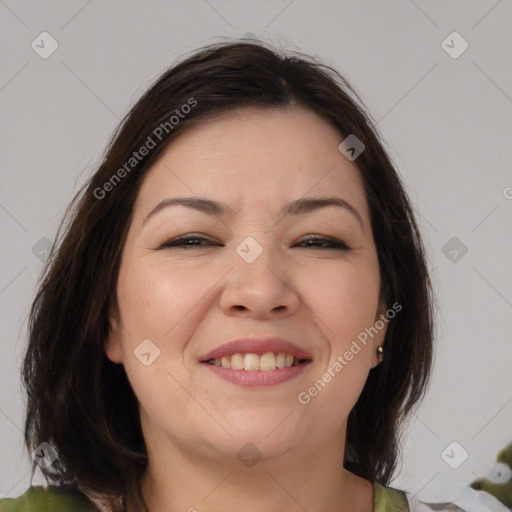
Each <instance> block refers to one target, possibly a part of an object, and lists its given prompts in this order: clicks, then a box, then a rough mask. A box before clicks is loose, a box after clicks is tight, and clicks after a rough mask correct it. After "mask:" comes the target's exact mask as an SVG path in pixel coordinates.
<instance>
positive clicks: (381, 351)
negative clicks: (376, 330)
mask: <svg viewBox="0 0 512 512" xmlns="http://www.w3.org/2000/svg"><path fill="white" fill-rule="evenodd" d="M383 356H384V347H382V346H380V347H377V357H378V358H379V363H382V358H383Z"/></svg>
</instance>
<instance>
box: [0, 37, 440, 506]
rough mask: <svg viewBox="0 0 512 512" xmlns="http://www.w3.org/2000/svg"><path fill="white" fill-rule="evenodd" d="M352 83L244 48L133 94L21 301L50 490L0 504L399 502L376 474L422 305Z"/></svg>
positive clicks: (415, 239)
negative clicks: (26, 300)
mask: <svg viewBox="0 0 512 512" xmlns="http://www.w3.org/2000/svg"><path fill="white" fill-rule="evenodd" d="M351 96H355V97H357V96H356V95H355V93H354V92H353V90H352V89H351V88H350V86H349V84H348V83H347V82H346V81H345V80H344V79H343V78H342V77H341V76H340V75H339V74H338V73H337V72H336V71H334V70H332V69H331V68H328V67H326V66H323V65H321V64H319V63H317V62H315V61H313V60H312V59H310V58H307V57H305V56H301V55H296V54H288V55H280V54H279V53H278V52H276V51H275V50H272V49H271V48H268V47H266V46H265V45H263V44H255V43H250V42H241V43H239V42H237V43H222V44H216V45H212V46H210V47H207V48H203V49H200V50H199V51H197V52H196V53H195V54H193V55H192V56H190V57H189V58H187V59H185V60H183V61H182V62H181V63H179V64H178V65H176V66H174V67H173V68H171V69H170V70H168V71H167V72H165V73H164V74H163V75H162V76H161V77H160V78H159V79H158V80H157V81H156V83H155V84H154V85H153V86H152V87H151V88H150V89H149V90H148V91H147V92H146V93H145V94H144V95H143V97H142V98H141V99H140V100H139V101H138V102H137V104H136V105H135V106H134V107H133V108H132V110H131V112H130V113H129V114H128V115H127V116H126V118H125V119H124V121H123V122H122V124H121V126H120V127H119V129H118V130H117V132H116V134H115V135H114V137H113V140H112V142H111V144H110V146H109V148H108V150H107V151H106V154H105V157H104V160H103V162H102V164H101V165H100V167H99V169H98V170H97V172H96V173H95V174H94V175H93V176H92V178H91V179H90V180H89V181H88V182H87V183H86V185H85V186H84V187H83V189H82V191H81V193H79V194H77V196H76V197H75V199H74V201H73V203H72V206H71V207H70V210H69V211H70V212H71V220H70V222H69V224H68V225H67V226H66V227H65V230H64V234H63V235H62V236H60V233H61V230H62V226H61V228H60V229H59V234H58V235H57V243H56V244H55V247H54V249H53V250H52V252H51V254H50V258H49V260H48V265H47V269H46V272H45V275H44V278H43V280H42V283H41V286H40V289H39V292H38V294H37V296H36V299H35V301H34V304H33V306H32V310H31V316H30V326H29V327H30V336H29V345H28V348H27V351H26V354H25V360H24V367H23V379H24V384H25V386H26V389H27V393H28V397H29V398H28V409H27V416H26V425H25V427H26V430H25V439H26V444H27V447H28V449H29V451H30V453H31V454H32V456H33V458H34V465H33V469H32V477H33V474H34V471H35V469H36V467H37V466H39V468H40V469H41V471H42V472H43V474H44V475H45V476H46V478H47V481H48V483H49V484H52V485H51V486H49V487H48V488H47V489H46V490H45V489H43V488H42V487H32V486H31V487H30V489H29V490H27V492H26V493H25V494H24V495H22V496H20V497H19V498H16V499H10V500H9V499H6V500H0V511H3V510H14V511H16V510H30V507H31V506H34V510H36V509H37V507H35V505H36V504H41V503H43V502H44V503H46V505H47V507H48V508H47V509H48V510H52V511H53V510H55V511H57V510H61V509H62V510H108V511H128V512H135V511H150V512H154V511H159V512H168V511H169V512H170V511H175V510H189V511H193V510H198V511H202V510H208V511H217V510H223V511H231V510H235V509H237V510H238V509H240V508H243V509H244V510H249V511H257V510H258V511H259V510H265V511H273V510H275V511H277V510H279V511H295V510H311V511H313V510H329V511H330V510H333V511H334V510H336V511H340V512H348V511H350V512H354V511H365V512H369V511H373V510H376V511H379V512H383V511H391V510H393V511H396V510H408V507H409V505H411V504H412V503H413V500H412V496H411V495H410V494H408V493H406V492H404V491H401V490H398V489H393V488H391V487H388V486H387V484H388V483H389V482H390V480H391V478H392V476H393V473H394V470H395V469H396V466H397V463H398V454H399V447H400V434H401V428H402V426H403V425H404V422H405V421H406V419H407V417H408V416H409V415H410V414H411V412H412V410H413V407H414V406H415V405H417V403H418V402H419V400H420V399H421V397H422V396H423V395H424V393H425V390H426V387H427V384H428V381H429V376H430V371H431V365H432V344H433V307H432V301H433V297H432V293H431V285H430V282H429V277H428V273H427V266H426V262H425V256H424V251H423V246H422V242H421V239H420V234H419V230H418V227H417V224H416V222H415V220H414V215H413V212H412V208H411V206H410V203H409V200H408V198H407V195H406V193H405V192H404V189H403V186H402V185H401V182H400V179H399V177H398V175H397V173H396V171H395V169H394V167H393V165H392V163H391V161H390V159H389V158H388V156H387V155H386V152H385V150H384V149H383V146H382V144H381V143H380V141H379V139H378V136H377V135H376V132H375V129H374V127H373V125H372V123H371V121H370V120H369V117H368V116H367V114H365V112H364V110H363V109H362V108H361V107H360V106H359V105H358V104H357V103H356V102H355V100H354V99H352V97H351ZM71 208H72V209H71ZM31 504H32V505H31ZM8 507H11V508H8ZM23 507H25V508H23Z"/></svg>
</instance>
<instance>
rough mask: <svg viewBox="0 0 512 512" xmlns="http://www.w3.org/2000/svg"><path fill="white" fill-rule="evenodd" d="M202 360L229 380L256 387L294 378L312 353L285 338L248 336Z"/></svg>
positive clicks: (311, 359)
mask: <svg viewBox="0 0 512 512" xmlns="http://www.w3.org/2000/svg"><path fill="white" fill-rule="evenodd" d="M199 362H200V363H201V364H203V365H204V366H205V367H206V368H207V369H208V370H210V371H211V372H213V373H214V374H215V375H217V376H218V377H220V378H221V379H224V380H225V381H227V382H230V383H233V384H236V385H238V386H241V387H245V388H250V389H255V388H264V387H267V386H274V385H277V384H281V383H283V382H286V381H289V380H291V379H293V378H294V377H296V376H298V375H300V374H301V373H302V372H303V371H305V369H306V368H307V366H308V365H309V364H311V363H312V362H313V356H312V355H311V354H309V353H308V352H306V351H305V350H303V349H301V348H299V347H298V346H296V345H295V344H293V343H291V342H290V341H287V340H284V339H283V338H276V337H273V338H265V339H263V338H246V339H238V340H234V341H231V342H228V343H225V344H224V345H221V346H220V347H217V348H216V349H214V350H212V351H211V352H209V353H208V354H205V355H204V356H203V357H201V358H200V359H199Z"/></svg>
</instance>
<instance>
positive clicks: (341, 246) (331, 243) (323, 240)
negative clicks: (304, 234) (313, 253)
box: [301, 235, 351, 251]
mask: <svg viewBox="0 0 512 512" xmlns="http://www.w3.org/2000/svg"><path fill="white" fill-rule="evenodd" d="M301 244H312V245H308V246H307V248H311V249H338V250H342V251H350V250H351V248H350V247H349V246H348V245H347V244H346V243H345V242H343V241H342V240H338V239H337V238H328V237H324V236H320V235H310V236H309V237H308V238H307V239H306V240H303V241H302V242H301ZM318 245H323V247H319V246H318ZM326 245H327V247H326Z"/></svg>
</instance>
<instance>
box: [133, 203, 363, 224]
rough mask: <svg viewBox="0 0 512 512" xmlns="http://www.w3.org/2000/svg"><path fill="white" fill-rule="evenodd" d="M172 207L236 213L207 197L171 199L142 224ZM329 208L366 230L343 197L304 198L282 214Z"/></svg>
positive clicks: (297, 213)
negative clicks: (342, 212)
mask: <svg viewBox="0 0 512 512" xmlns="http://www.w3.org/2000/svg"><path fill="white" fill-rule="evenodd" d="M171 206H185V207H187V208H191V209H194V210H197V211H199V212H202V213H206V214H207V215H215V216H219V217H222V216H226V215H229V214H233V213H234V211H235V210H234V208H231V207H230V206H228V205H226V204H224V203H220V202H218V201H213V200H212V199H207V198H205V197H170V198H167V199H164V200H163V201H161V202H160V203H158V204H157V205H156V206H155V207H154V208H153V209H152V210H151V211H150V212H149V213H148V214H147V215H146V217H145V218H144V220H143V222H142V224H143V225H144V224H145V223H146V222H147V221H148V220H149V219H150V218H151V217H153V216H154V215H156V214H157V213H158V212H160V211H162V210H164V209H166V208H169V207H171ZM327 206H337V207H340V208H343V209H345V210H347V211H349V212H350V213H352V214H353V215H354V217H356V219H357V220H358V222H359V224H361V227H362V228H363V229H364V224H363V219H362V217H361V215H360V214H359V212H358V211H357V210H356V208H355V207H354V206H352V205H351V204H350V203H349V202H348V201H345V199H342V198H341V197H315V198H309V197H303V198H300V199H296V200H294V201H290V202H289V203H286V204H285V205H284V206H283V207H282V208H281V212H280V214H281V216H283V217H284V216H287V215H303V214H306V213H310V212H312V211H315V210H319V209H320V208H325V207H327Z"/></svg>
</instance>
